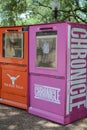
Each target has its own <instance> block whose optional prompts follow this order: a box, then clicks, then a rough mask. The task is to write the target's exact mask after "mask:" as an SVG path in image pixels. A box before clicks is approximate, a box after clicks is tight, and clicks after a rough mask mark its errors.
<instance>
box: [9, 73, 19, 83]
mask: <svg viewBox="0 0 87 130" xmlns="http://www.w3.org/2000/svg"><path fill="white" fill-rule="evenodd" d="M7 76H8V77H9V78H10V80H11V81H12V85H14V83H15V80H17V79H18V78H19V77H20V75H18V76H16V77H14V76H11V75H10V74H7Z"/></svg>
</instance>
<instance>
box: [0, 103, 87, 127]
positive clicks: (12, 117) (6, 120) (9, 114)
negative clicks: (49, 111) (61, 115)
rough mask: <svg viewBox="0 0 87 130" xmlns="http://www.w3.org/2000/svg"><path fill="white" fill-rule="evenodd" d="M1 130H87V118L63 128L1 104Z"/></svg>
mask: <svg viewBox="0 0 87 130" xmlns="http://www.w3.org/2000/svg"><path fill="white" fill-rule="evenodd" d="M0 130H87V118H85V119H83V120H79V121H76V122H74V123H71V124H69V125H66V126H63V125H60V124H57V123H54V122H52V121H49V120H46V119H43V118H40V117H37V116H33V115H29V114H28V113H27V112H26V111H25V110H22V109H18V108H14V107H11V106H6V105H2V104H0Z"/></svg>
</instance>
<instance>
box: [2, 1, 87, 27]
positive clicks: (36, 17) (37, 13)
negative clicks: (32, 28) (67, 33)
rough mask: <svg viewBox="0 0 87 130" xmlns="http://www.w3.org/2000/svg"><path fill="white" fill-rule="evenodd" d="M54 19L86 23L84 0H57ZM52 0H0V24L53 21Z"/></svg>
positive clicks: (86, 3) (86, 15)
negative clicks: (56, 15)
mask: <svg viewBox="0 0 87 130" xmlns="http://www.w3.org/2000/svg"><path fill="white" fill-rule="evenodd" d="M59 1H60V9H59V10H58V17H57V20H56V21H72V22H80V23H87V1H86V0H70V1H69V0H59ZM52 2H53V0H0V23H1V26H7V25H8V26H9V25H23V24H34V23H47V22H54V21H55V19H54V18H53V10H52Z"/></svg>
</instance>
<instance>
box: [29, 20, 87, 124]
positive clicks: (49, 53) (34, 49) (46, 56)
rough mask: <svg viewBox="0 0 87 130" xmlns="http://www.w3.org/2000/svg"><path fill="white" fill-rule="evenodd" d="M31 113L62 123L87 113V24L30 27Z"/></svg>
mask: <svg viewBox="0 0 87 130" xmlns="http://www.w3.org/2000/svg"><path fill="white" fill-rule="evenodd" d="M29 45H30V46H29V60H30V62H29V75H30V77H29V82H30V86H29V87H30V88H29V97H28V100H29V105H28V113H31V114H34V115H37V116H40V117H43V118H46V119H49V120H52V121H54V122H57V123H61V124H68V123H70V122H73V121H76V120H79V119H81V118H84V117H86V116H87V69H86V68H87V25H83V24H77V23H69V22H64V23H50V24H39V25H32V26H29Z"/></svg>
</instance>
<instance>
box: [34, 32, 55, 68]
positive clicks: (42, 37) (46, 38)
mask: <svg viewBox="0 0 87 130" xmlns="http://www.w3.org/2000/svg"><path fill="white" fill-rule="evenodd" d="M56 53H57V31H50V32H49V31H47V32H36V67H44V68H54V69H55V68H56V67H57V59H56V56H57V55H56Z"/></svg>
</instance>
